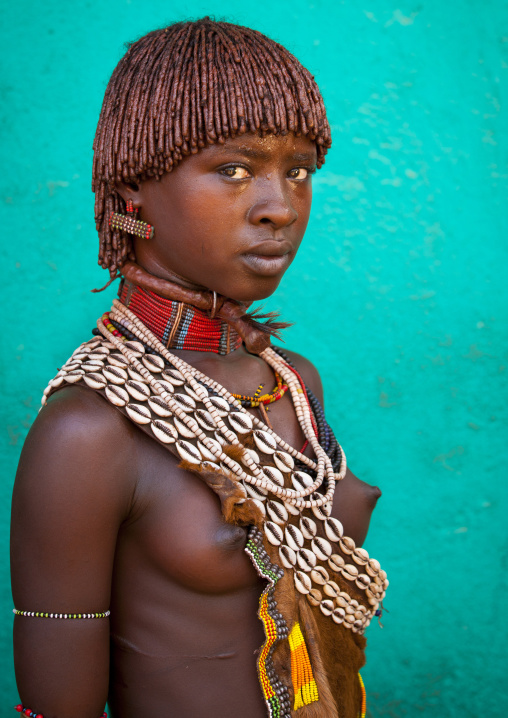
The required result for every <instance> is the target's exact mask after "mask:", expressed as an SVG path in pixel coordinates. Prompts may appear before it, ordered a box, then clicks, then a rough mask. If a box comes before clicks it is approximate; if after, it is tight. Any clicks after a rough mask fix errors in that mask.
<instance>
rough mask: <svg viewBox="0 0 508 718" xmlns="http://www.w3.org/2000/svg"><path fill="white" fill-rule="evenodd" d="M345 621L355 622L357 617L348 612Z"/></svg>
mask: <svg viewBox="0 0 508 718" xmlns="http://www.w3.org/2000/svg"><path fill="white" fill-rule="evenodd" d="M344 621H345V622H346V623H349V624H351V623H354V622H355V617H354V616H353V615H352V614H351V613H346V617H345V619H344Z"/></svg>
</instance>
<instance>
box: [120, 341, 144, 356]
mask: <svg viewBox="0 0 508 718" xmlns="http://www.w3.org/2000/svg"><path fill="white" fill-rule="evenodd" d="M124 347H125V348H126V349H128V350H129V351H130V352H132V354H134V356H135V357H137V358H139V357H140V356H142V355H143V354H144V353H145V347H144V346H143V345H142V344H141V342H137V341H134V340H132V339H131V340H129V341H127V342H125V344H124Z"/></svg>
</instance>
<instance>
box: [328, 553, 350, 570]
mask: <svg viewBox="0 0 508 718" xmlns="http://www.w3.org/2000/svg"><path fill="white" fill-rule="evenodd" d="M345 563H346V562H345V561H344V559H343V558H342V556H340V555H339V554H338V553H332V555H331V556H330V558H329V559H328V565H329V566H330V568H331V569H332V571H336V572H340V571H342V569H343V568H344V564H345Z"/></svg>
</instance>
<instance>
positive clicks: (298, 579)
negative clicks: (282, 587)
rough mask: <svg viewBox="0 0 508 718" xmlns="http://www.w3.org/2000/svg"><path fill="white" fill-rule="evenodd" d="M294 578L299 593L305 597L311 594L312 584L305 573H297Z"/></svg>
mask: <svg viewBox="0 0 508 718" xmlns="http://www.w3.org/2000/svg"><path fill="white" fill-rule="evenodd" d="M293 578H294V582H295V586H296V590H297V591H298V592H299V593H303V594H304V595H305V594H307V593H310V590H311V588H312V583H311V581H310V578H309V577H308V576H307V574H306V573H304V572H303V571H295V573H294V576H293Z"/></svg>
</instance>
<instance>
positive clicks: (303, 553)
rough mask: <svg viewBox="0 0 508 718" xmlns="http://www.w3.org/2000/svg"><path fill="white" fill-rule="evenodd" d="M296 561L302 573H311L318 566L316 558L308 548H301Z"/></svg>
mask: <svg viewBox="0 0 508 718" xmlns="http://www.w3.org/2000/svg"><path fill="white" fill-rule="evenodd" d="M296 561H297V563H298V566H299V567H300V568H301V569H302V571H307V572H308V571H311V570H312V569H313V568H314V566H315V565H316V557H315V556H314V554H313V553H312V551H309V550H308V549H306V548H301V549H300V550H299V551H298V553H297V554H296Z"/></svg>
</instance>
